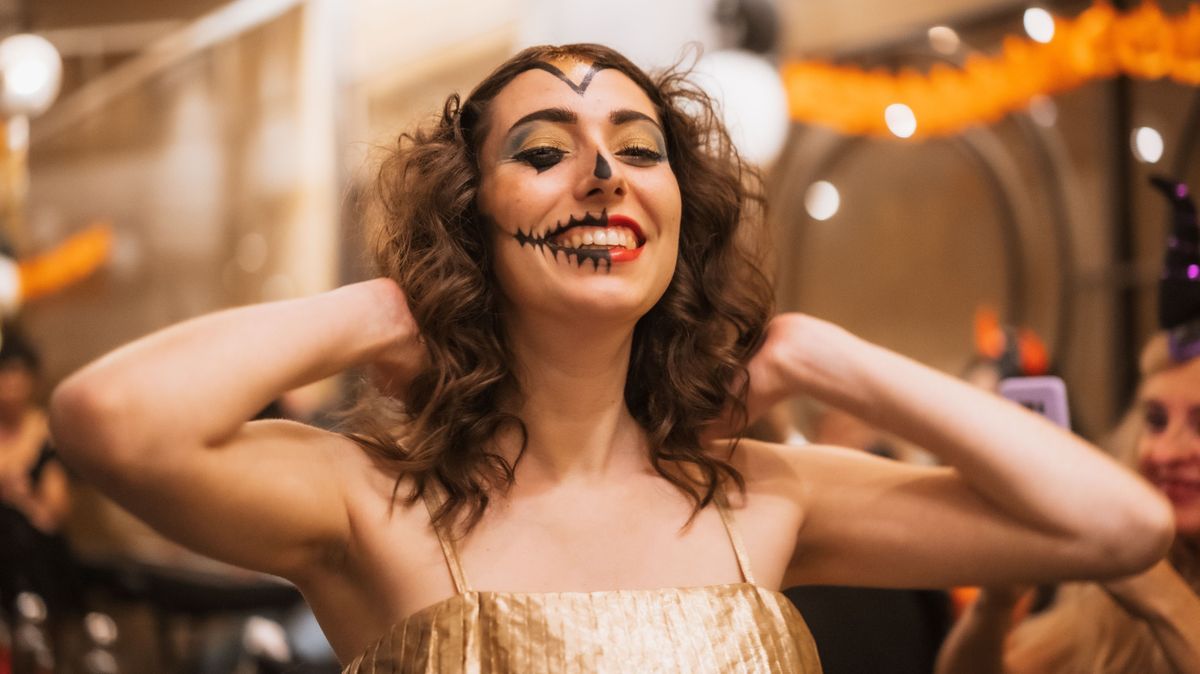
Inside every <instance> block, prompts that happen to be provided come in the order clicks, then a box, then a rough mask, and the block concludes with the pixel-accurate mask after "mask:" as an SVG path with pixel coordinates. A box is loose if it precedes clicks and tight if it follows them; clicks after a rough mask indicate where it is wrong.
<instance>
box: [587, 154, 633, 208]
mask: <svg viewBox="0 0 1200 674" xmlns="http://www.w3.org/2000/svg"><path fill="white" fill-rule="evenodd" d="M581 164H582V165H583V168H584V175H583V177H582V179H581V181H580V192H582V194H581V195H579V196H581V197H583V198H594V197H597V196H621V195H624V194H625V178H624V173H623V172H622V171H621V166H620V162H617V161H616V160H615V159H614V158H613V157H608V156H605V154H604V152H603V151H602V150H596V158H595V159H594V160H593V161H592V162H581Z"/></svg>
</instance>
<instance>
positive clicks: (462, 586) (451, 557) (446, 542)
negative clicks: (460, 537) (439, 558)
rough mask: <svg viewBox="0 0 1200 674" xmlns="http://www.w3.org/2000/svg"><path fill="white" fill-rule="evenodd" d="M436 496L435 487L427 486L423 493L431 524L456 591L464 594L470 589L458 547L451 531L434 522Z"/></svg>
mask: <svg viewBox="0 0 1200 674" xmlns="http://www.w3.org/2000/svg"><path fill="white" fill-rule="evenodd" d="M435 498H436V497H434V495H433V489H430V488H427V489H426V490H425V493H424V494H423V495H422V500H423V501H425V509H426V510H427V511H429V526H431V527H433V533H435V534H437V537H438V542H439V543H441V544H442V555H443V556H444V557H445V558H446V567H447V568H449V569H450V580H452V581H454V592H455V593H456V594H463V593H464V592H469V591H470V589H469V588H468V586H467V574H466V573H464V572H463V568H462V562H461V561H459V559H458V549H457V548H456V547H455V546H454V539H452V538H451V537H450V533H449V532H447V531H443V530H442V528H441V527H439V526H438V525H436V524H434V522H433V513H434V511H436V510H437V506H436V504H435Z"/></svg>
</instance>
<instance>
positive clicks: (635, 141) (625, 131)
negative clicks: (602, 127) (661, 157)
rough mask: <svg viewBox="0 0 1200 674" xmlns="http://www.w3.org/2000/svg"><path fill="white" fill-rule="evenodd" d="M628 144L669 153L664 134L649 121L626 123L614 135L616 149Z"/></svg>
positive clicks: (613, 143) (660, 152) (613, 144)
mask: <svg viewBox="0 0 1200 674" xmlns="http://www.w3.org/2000/svg"><path fill="white" fill-rule="evenodd" d="M628 146H633V147H640V148H648V149H651V150H654V151H655V152H658V153H659V154H666V153H667V144H666V141H665V140H664V139H663V137H662V134H660V133H659V132H658V129H657V128H656V127H655V126H654V125H653V124H651V123H649V122H635V123H631V124H628V125H624V126H622V128H621V129H620V131H619V132H618V133H616V134H615V135H614V136H613V142H612V147H613V148H614V149H620V148H623V147H628Z"/></svg>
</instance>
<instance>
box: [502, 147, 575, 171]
mask: <svg viewBox="0 0 1200 674" xmlns="http://www.w3.org/2000/svg"><path fill="white" fill-rule="evenodd" d="M566 154H567V151H566V150H564V149H562V148H560V147H554V146H552V145H540V146H537V147H531V148H529V149H526V150H521V151H520V152H518V153H516V154H514V155H513V156H512V158H513V159H515V160H517V161H520V162H525V163H526V164H529V165H530V166H532V167H533V168H534V169H535V170H536V171H537V172H538V173H542V172H543V171H549V170H550V169H552V168H554V166H555V165H557V164H558V163H559V162H560V161H562V160H563V157H565V156H566Z"/></svg>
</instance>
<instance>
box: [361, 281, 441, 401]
mask: <svg viewBox="0 0 1200 674" xmlns="http://www.w3.org/2000/svg"><path fill="white" fill-rule="evenodd" d="M378 285H379V288H378V292H379V293H380V294H381V298H380V306H381V307H383V308H384V313H383V316H382V320H384V321H387V322H389V323H391V324H392V325H394V326H395V332H394V337H393V338H392V339H391V341H390V343H389V344H388V345H387V346H386V347H385V348H384V349H383V350H382V351H381V352H380V354H379V355H378V356H377V357H376V358H375V360H374V361H373V362H372V363H371V366H370V369H371V379H372V381H374V382H375V385H376V387H378V388H379V390H380V391H382V392H383V393H385V394H387V395H389V396H392V397H394V398H401V399H402V398H403V397H404V395H405V393H406V392H407V391H408V386H409V384H411V383H412V380H413V378H415V377H416V376H417V375H418V374H419V373H420V372H421V370H423V369H424V368H425V367H427V366H428V364H429V350H428V349H427V348H426V347H425V340H424V339H422V338H421V333H420V330H419V329H418V327H417V323H416V321H415V320H414V319H413V315H412V313H411V312H410V311H409V309H408V301H407V299H406V298H405V297H404V293H403V292H401V291H400V289H399V288H398V287H396V285H395V284H394V283H390V282H389V283H383V282H382V280H381V281H380V282H378Z"/></svg>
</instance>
